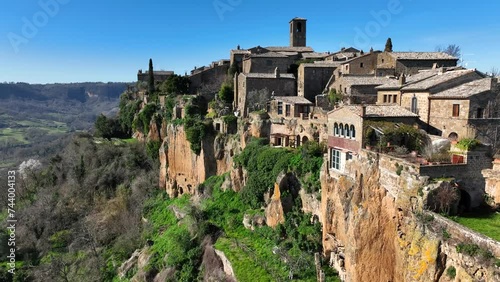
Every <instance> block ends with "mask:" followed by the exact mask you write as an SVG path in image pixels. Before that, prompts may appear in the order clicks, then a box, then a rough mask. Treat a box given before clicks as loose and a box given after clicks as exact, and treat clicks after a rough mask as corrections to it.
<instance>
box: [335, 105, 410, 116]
mask: <svg viewBox="0 0 500 282" xmlns="http://www.w3.org/2000/svg"><path fill="white" fill-rule="evenodd" d="M365 107H366V114H365V117H367V118H375V117H383V118H391V117H418V115H417V114H415V113H412V112H411V111H409V110H407V109H405V108H403V107H401V106H399V105H366V106H365ZM342 108H344V109H347V110H349V111H351V112H352V113H354V114H356V115H358V116H361V113H362V108H363V105H345V106H342V107H340V108H337V109H335V110H332V111H330V112H328V113H329V114H330V113H333V112H335V111H337V110H339V109H342Z"/></svg>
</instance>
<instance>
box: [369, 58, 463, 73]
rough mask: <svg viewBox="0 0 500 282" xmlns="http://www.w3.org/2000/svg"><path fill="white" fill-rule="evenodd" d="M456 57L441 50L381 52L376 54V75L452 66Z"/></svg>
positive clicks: (456, 59) (455, 62) (416, 71)
mask: <svg viewBox="0 0 500 282" xmlns="http://www.w3.org/2000/svg"><path fill="white" fill-rule="evenodd" d="M457 61H458V58H455V57H453V56H451V55H448V54H446V53H443V52H382V53H380V54H378V56H377V75H378V76H384V75H398V76H399V75H400V74H406V75H408V74H416V73H418V72H419V71H420V70H425V69H432V68H436V67H454V66H456V65H457Z"/></svg>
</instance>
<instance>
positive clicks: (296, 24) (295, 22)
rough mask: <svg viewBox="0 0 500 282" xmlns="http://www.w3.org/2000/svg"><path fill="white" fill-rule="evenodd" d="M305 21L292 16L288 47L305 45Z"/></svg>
mask: <svg viewBox="0 0 500 282" xmlns="http://www.w3.org/2000/svg"><path fill="white" fill-rule="evenodd" d="M306 21H307V19H303V18H293V19H292V20H291V21H290V47H306V46H307V45H306Z"/></svg>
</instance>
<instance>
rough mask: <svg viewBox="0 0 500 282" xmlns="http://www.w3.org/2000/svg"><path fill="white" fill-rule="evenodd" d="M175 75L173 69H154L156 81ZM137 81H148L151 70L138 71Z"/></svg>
mask: <svg viewBox="0 0 500 282" xmlns="http://www.w3.org/2000/svg"><path fill="white" fill-rule="evenodd" d="M172 75H174V72H173V71H153V76H154V79H155V82H163V81H165V80H167V79H168V78H169V77H170V76H172ZM137 81H141V82H148V81H149V71H145V72H143V71H142V70H139V71H138V72H137Z"/></svg>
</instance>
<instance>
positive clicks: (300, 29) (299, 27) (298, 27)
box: [297, 23, 302, 32]
mask: <svg viewBox="0 0 500 282" xmlns="http://www.w3.org/2000/svg"><path fill="white" fill-rule="evenodd" d="M297 32H302V23H297Z"/></svg>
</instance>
